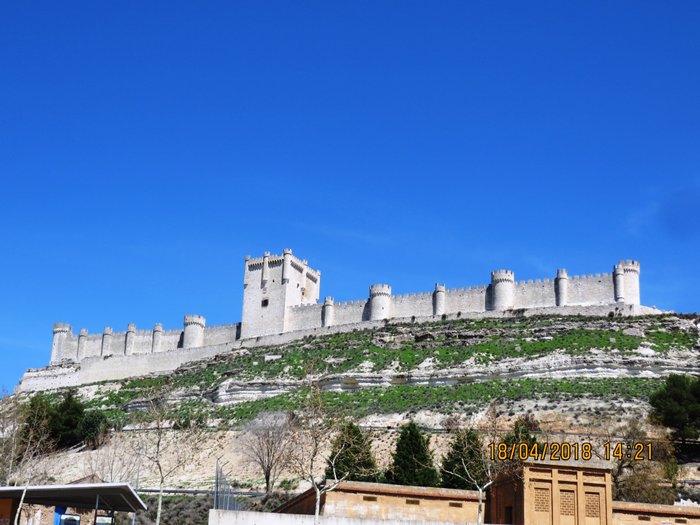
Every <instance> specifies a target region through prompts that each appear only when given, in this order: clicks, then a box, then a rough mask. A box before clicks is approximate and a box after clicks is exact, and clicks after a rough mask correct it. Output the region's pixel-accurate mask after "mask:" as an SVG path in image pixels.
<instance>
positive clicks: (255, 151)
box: [0, 0, 700, 389]
mask: <svg viewBox="0 0 700 525" xmlns="http://www.w3.org/2000/svg"><path fill="white" fill-rule="evenodd" d="M698 27H700V3H698V2H674V3H673V5H672V6H671V5H669V4H665V3H663V2H645V1H638V0H635V1H622V2H614V3H610V2H554V1H552V2H487V1H484V2H464V1H441V2H428V1H425V2H416V1H400V2H399V1H395V2H383V1H377V0H373V1H371V2H370V1H353V2H329V1H327V0H326V1H319V2H292V1H288V2H274V1H270V2H252V1H251V2H243V1H241V2H189V3H185V2H176V1H168V2H112V3H106V2H69V3H65V2H58V3H57V2H30V3H28V2H5V3H4V4H3V5H2V7H0V75H2V82H0V126H1V127H2V128H1V129H2V134H1V135H0V137H1V138H0V176H1V177H2V189H1V190H0V233H1V234H2V241H3V242H2V244H3V257H2V258H0V271H1V275H2V276H3V284H2V294H1V295H0V352H1V355H2V367H0V385H5V387H6V388H8V389H11V388H13V387H14V385H15V384H16V383H17V380H18V379H19V377H20V375H21V374H22V372H23V371H24V369H26V368H27V367H36V366H43V365H45V364H46V363H47V362H48V359H49V353H50V342H51V328H52V323H53V322H55V321H62V322H68V323H70V324H71V325H72V326H73V327H74V330H75V331H76V332H77V330H78V329H79V328H80V327H87V328H88V329H89V330H90V332H100V331H101V330H102V328H103V326H105V325H109V326H112V327H114V329H115V330H124V329H125V328H126V325H127V323H129V322H134V323H136V324H137V326H139V327H141V328H148V327H152V326H153V324H154V323H156V322H162V323H164V325H165V327H166V328H168V327H171V328H175V327H180V326H181V325H182V316H183V315H184V314H185V313H199V314H202V315H204V316H206V317H207V322H208V324H219V323H228V322H235V321H238V320H239V319H240V304H241V297H242V276H243V257H244V256H245V255H246V254H250V255H253V256H256V255H260V254H261V253H262V252H263V251H265V250H269V251H272V252H273V253H279V252H281V250H282V249H283V248H284V247H291V248H293V249H294V252H295V254H297V255H298V256H300V257H302V258H307V259H308V260H309V262H310V264H311V265H312V266H314V267H316V268H318V269H320V270H322V272H323V278H322V287H321V288H322V289H321V294H322V295H332V296H334V297H335V298H336V299H337V300H347V299H354V298H363V297H365V296H366V295H367V289H368V286H369V284H370V283H373V282H388V283H390V284H392V286H393V288H394V290H395V292H397V293H402V292H411V291H419V290H429V289H431V287H432V286H433V284H434V283H435V282H436V281H441V282H442V281H444V282H446V283H447V284H448V286H463V285H467V284H481V283H485V282H486V281H487V279H488V273H489V271H490V270H491V269H494V268H501V267H505V268H510V269H512V270H514V271H515V273H516V278H518V279H528V278H537V277H548V276H552V275H553V274H554V272H555V270H556V268H557V267H560V266H565V267H567V268H568V269H569V272H570V273H593V272H604V271H610V270H611V268H612V265H613V264H614V262H615V261H616V260H617V259H620V258H636V259H638V260H639V261H640V262H641V264H642V275H641V279H642V302H643V303H645V304H648V305H657V306H659V307H662V308H668V309H675V310H678V311H684V312H687V311H698V310H700V277H699V276H698V271H699V269H700V249H699V248H698V246H699V242H700V220H699V217H698V205H699V203H700V147H699V146H700V97H699V96H698V93H700V38H698V32H697V28H698Z"/></svg>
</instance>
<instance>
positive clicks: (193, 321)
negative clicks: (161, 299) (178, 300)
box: [161, 315, 206, 330]
mask: <svg viewBox="0 0 700 525" xmlns="http://www.w3.org/2000/svg"><path fill="white" fill-rule="evenodd" d="M205 322H206V320H205V319H204V317H203V316H201V315H186V316H185V320H184V324H185V326H190V325H197V326H201V327H202V328H204V324H205ZM161 330H162V327H161Z"/></svg>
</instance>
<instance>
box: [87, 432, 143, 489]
mask: <svg viewBox="0 0 700 525" xmlns="http://www.w3.org/2000/svg"><path fill="white" fill-rule="evenodd" d="M130 452H131V450H130V447H129V446H128V445H126V444H125V443H123V442H120V441H117V440H112V441H111V442H110V443H109V444H108V445H107V446H103V447H102V448H100V449H98V450H96V451H94V452H93V453H91V454H90V457H89V459H88V462H87V465H86V468H85V471H86V472H85V473H86V475H93V476H97V477H98V478H100V479H101V480H102V481H104V482H107V483H117V482H127V483H132V482H133V481H134V480H135V478H136V471H137V468H138V464H137V463H136V462H134V461H133V458H132V457H131V455H130Z"/></svg>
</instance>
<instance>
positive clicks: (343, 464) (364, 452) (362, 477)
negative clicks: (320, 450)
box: [326, 421, 378, 481]
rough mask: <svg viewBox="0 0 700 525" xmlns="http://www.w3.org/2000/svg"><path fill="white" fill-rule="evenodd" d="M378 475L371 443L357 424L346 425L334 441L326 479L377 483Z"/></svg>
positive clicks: (349, 423)
mask: <svg viewBox="0 0 700 525" xmlns="http://www.w3.org/2000/svg"><path fill="white" fill-rule="evenodd" d="M334 466H335V474H334V473H333V467H334ZM377 474H378V470H377V463H376V462H375V460H374V456H373V455H372V447H371V443H370V441H369V440H368V439H367V437H366V436H365V435H364V434H363V433H362V431H361V430H360V428H359V427H358V426H357V425H356V424H355V423H353V422H352V421H350V422H348V423H346V424H345V425H343V426H342V427H341V429H340V432H339V434H338V436H337V437H336V438H335V440H334V441H333V448H332V450H331V454H330V456H329V457H328V465H327V468H326V477H327V478H331V479H333V478H335V477H337V479H346V480H348V481H377V478H378V475H377Z"/></svg>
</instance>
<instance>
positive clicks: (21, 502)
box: [15, 487, 27, 525]
mask: <svg viewBox="0 0 700 525" xmlns="http://www.w3.org/2000/svg"><path fill="white" fill-rule="evenodd" d="M26 494H27V487H24V490H23V491H22V497H21V498H20V500H19V506H18V507H17V514H15V525H18V524H19V514H20V512H22V504H23V503H24V496H25V495H26Z"/></svg>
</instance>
